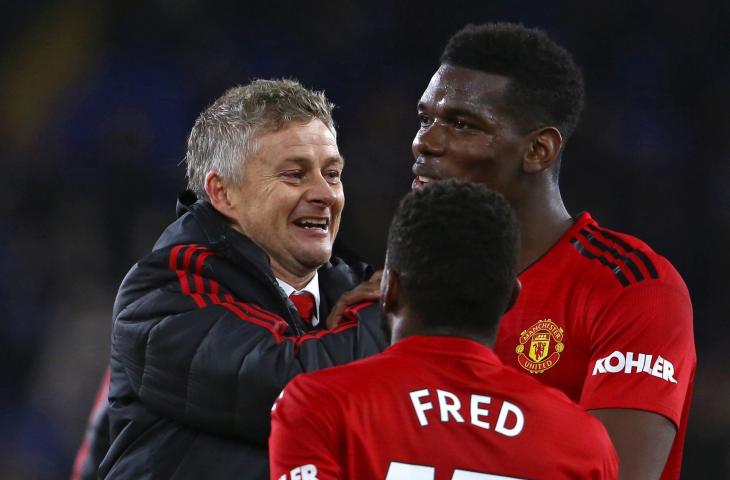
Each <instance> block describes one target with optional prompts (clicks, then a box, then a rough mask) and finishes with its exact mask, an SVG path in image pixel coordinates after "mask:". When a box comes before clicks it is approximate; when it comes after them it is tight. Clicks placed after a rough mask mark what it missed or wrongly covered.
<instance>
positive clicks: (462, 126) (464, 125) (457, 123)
mask: <svg viewBox="0 0 730 480" xmlns="http://www.w3.org/2000/svg"><path fill="white" fill-rule="evenodd" d="M454 128H455V129H457V130H466V129H467V128H471V125H469V124H468V123H466V122H465V121H463V120H455V121H454Z"/></svg>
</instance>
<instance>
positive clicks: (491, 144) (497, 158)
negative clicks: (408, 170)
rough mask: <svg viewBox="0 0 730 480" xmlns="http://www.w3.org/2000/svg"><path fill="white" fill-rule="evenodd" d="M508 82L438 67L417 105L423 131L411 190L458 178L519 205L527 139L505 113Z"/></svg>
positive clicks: (498, 77)
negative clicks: (499, 194)
mask: <svg viewBox="0 0 730 480" xmlns="http://www.w3.org/2000/svg"><path fill="white" fill-rule="evenodd" d="M508 83H509V79H508V78H507V77H504V76H502V75H493V74H489V73H485V72H481V71H478V70H471V69H468V68H463V67H455V66H451V65H442V66H441V67H440V68H439V69H438V70H437V71H436V73H435V74H434V76H433V77H432V78H431V82H430V83H429V84H428V87H427V88H426V91H425V92H424V93H423V95H422V96H421V99H420V101H419V102H418V114H419V118H420V122H421V127H420V129H419V130H418V133H417V134H416V137H415V138H414V139H413V146H412V148H413V156H414V158H415V160H416V161H415V163H414V165H413V173H414V175H415V176H416V178H415V180H414V181H413V189H417V188H420V187H422V186H424V185H425V184H426V183H428V182H430V181H433V180H440V179H444V178H460V179H464V180H470V181H473V182H478V183H482V184H484V185H486V186H487V187H489V188H491V189H493V190H496V191H498V192H500V193H502V194H503V195H504V196H505V197H506V198H507V199H508V200H509V201H510V202H515V201H516V200H518V196H519V191H518V186H519V181H520V178H521V175H522V162H523V158H524V156H525V154H526V152H527V150H528V148H529V144H530V142H529V141H528V138H527V134H526V133H524V132H520V130H519V128H518V127H517V126H516V125H515V123H514V122H513V121H512V120H511V118H510V117H509V116H508V114H507V111H506V110H507V106H506V103H505V101H504V97H505V91H506V88H507V86H508Z"/></svg>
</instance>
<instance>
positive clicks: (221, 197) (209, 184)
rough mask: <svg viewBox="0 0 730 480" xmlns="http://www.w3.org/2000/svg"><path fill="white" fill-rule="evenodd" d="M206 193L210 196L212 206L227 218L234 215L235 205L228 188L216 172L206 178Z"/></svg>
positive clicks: (209, 173)
mask: <svg viewBox="0 0 730 480" xmlns="http://www.w3.org/2000/svg"><path fill="white" fill-rule="evenodd" d="M205 193H207V194H208V198H209V199H210V203H211V205H213V207H215V209H216V210H218V211H219V212H221V213H222V214H223V215H225V216H226V217H229V218H231V217H232V216H233V215H232V214H233V203H232V202H231V198H230V195H229V192H228V186H227V185H226V184H225V182H223V179H222V178H221V176H220V175H219V174H218V172H216V171H215V170H212V171H210V172H208V174H207V175H206V176H205Z"/></svg>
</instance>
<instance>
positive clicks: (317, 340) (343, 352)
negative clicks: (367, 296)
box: [112, 251, 387, 444]
mask: <svg viewBox="0 0 730 480" xmlns="http://www.w3.org/2000/svg"><path fill="white" fill-rule="evenodd" d="M194 263H195V262H191V265H192V264H194ZM209 263H210V264H209V265H208V268H203V269H201V268H198V269H197V270H196V271H192V270H193V269H194V267H191V271H184V270H180V269H179V268H178V269H172V268H170V266H169V259H168V255H167V254H166V253H165V252H159V251H158V252H154V253H153V254H151V255H150V256H149V257H147V259H145V260H143V261H141V262H140V263H139V264H137V265H136V266H135V267H134V268H133V269H132V271H130V273H129V274H128V275H127V277H126V278H125V280H124V282H123V284H122V287H121V288H120V293H119V296H118V298H117V302H116V305H115V315H114V317H115V320H114V326H113V332H112V365H114V364H115V363H116V364H117V366H118V367H121V368H122V369H123V370H124V372H125V374H126V379H127V380H128V382H129V384H130V387H131V391H133V392H134V395H136V397H137V399H138V400H139V401H140V402H141V403H142V404H144V405H145V406H146V407H147V408H149V409H150V410H151V411H154V412H156V413H158V414H159V415H162V416H165V417H168V418H171V419H174V420H176V421H178V422H181V423H183V424H185V425H188V426H191V427H194V428H197V429H200V430H203V431H206V432H209V433H214V434H220V435H226V436H234V437H239V438H242V439H245V440H247V441H252V442H256V443H260V444H265V443H266V440H267V438H268V434H269V421H270V416H269V414H270V409H271V406H272V404H273V401H274V399H275V397H276V396H277V395H278V394H279V393H280V392H281V390H282V389H283V387H284V385H286V383H287V382H288V381H289V380H291V379H292V378H293V377H294V376H295V375H297V374H298V373H300V372H307V371H312V370H317V369H321V368H325V367H328V366H332V365H338V364H342V363H346V362H349V361H352V360H355V359H357V358H362V357H365V356H369V355H372V354H375V353H377V352H379V351H382V350H383V349H384V348H385V346H386V345H387V339H386V335H385V332H384V329H383V327H382V319H381V316H380V314H379V312H378V309H377V308H374V307H372V306H371V307H363V306H360V307H357V308H355V309H352V310H350V311H349V312H348V313H347V316H348V319H349V321H348V322H345V323H344V324H343V325H341V326H340V327H338V328H337V329H334V330H320V331H316V332H314V333H310V334H305V335H297V334H295V333H294V330H293V329H292V328H291V326H290V325H289V323H288V322H287V321H286V320H285V319H284V318H283V317H281V316H279V315H276V314H274V313H273V312H271V311H268V310H266V309H264V308H262V307H261V306H260V305H257V304H255V303H254V302H253V301H246V299H245V298H241V297H242V296H243V295H240V294H239V295H236V294H235V291H236V288H233V287H230V288H229V285H227V283H231V282H234V281H235V279H233V277H232V276H231V275H228V274H225V273H226V272H230V271H232V270H233V269H232V268H231V266H230V265H228V264H225V259H221V258H212V259H210V260H209ZM199 266H200V263H198V267H199ZM242 278H245V275H242ZM232 292H234V293H232ZM239 293H240V289H239ZM359 315H362V318H360V317H359Z"/></svg>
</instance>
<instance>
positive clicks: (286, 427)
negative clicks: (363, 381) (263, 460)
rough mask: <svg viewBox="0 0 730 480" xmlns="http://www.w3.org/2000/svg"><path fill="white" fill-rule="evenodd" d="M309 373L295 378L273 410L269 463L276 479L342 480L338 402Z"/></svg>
mask: <svg viewBox="0 0 730 480" xmlns="http://www.w3.org/2000/svg"><path fill="white" fill-rule="evenodd" d="M322 390H323V388H322V387H319V386H317V385H316V384H314V383H313V382H312V380H311V379H310V378H308V376H307V375H300V376H298V377H297V378H295V379H294V380H293V381H292V382H291V383H289V385H287V387H286V388H285V389H284V391H283V392H282V393H281V395H280V396H279V398H278V399H277V400H276V402H275V403H274V406H273V408H272V410H271V436H270V437H269V466H270V471H271V479H272V480H290V479H295V478H296V479H302V480H339V479H344V478H345V476H344V473H343V470H342V467H341V466H340V462H339V461H338V453H337V449H338V447H339V446H340V444H341V441H340V437H341V435H340V431H341V430H340V428H341V425H340V421H339V420H338V417H337V416H336V412H337V408H336V405H331V406H326V405H327V402H326V397H325V395H326V393H325V394H324V395H323V394H322Z"/></svg>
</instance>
